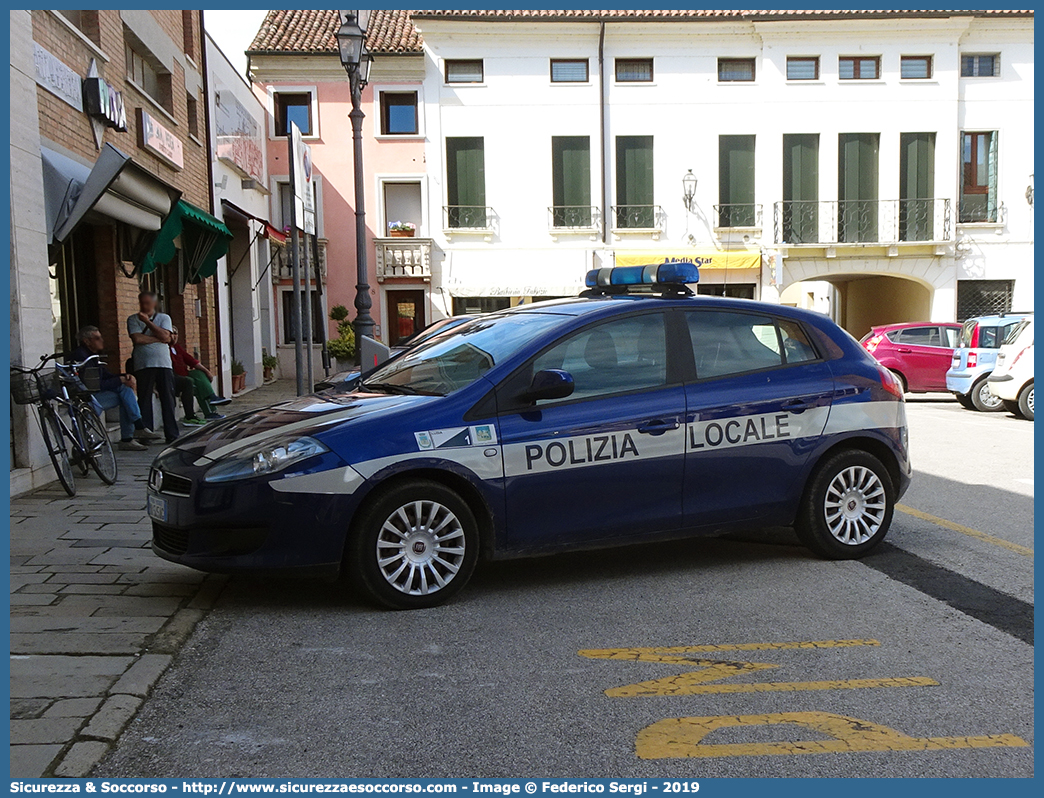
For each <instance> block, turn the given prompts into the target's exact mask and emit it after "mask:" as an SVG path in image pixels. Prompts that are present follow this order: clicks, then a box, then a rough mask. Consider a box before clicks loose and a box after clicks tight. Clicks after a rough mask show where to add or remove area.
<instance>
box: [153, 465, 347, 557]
mask: <svg viewBox="0 0 1044 798" xmlns="http://www.w3.org/2000/svg"><path fill="white" fill-rule="evenodd" d="M194 459H195V458H194V456H191V455H188V454H187V453H185V452H182V451H179V450H177V449H168V450H167V451H165V452H163V453H162V454H161V455H160V456H159V457H158V458H157V459H156V462H155V463H153V470H152V471H151V472H150V479H149V488H148V496H149V514H150V516H151V517H152V532H153V537H152V550H153V551H154V552H155V553H156V554H157V555H158V556H159V557H162V558H163V559H165V560H169V561H171V562H176V563H180V564H181V565H186V566H188V567H190V568H195V569H197V570H200V571H208V572H214V573H233V572H237V571H251V572H280V573H286V574H301V575H305V574H307V575H314V576H322V577H335V576H336V575H337V574H338V573H339V572H340V568H341V560H342V557H343V553H344V544H345V539H346V537H347V534H348V528H349V525H350V522H351V518H352V516H353V514H354V512H355V509H356V507H357V505H358V499H357V497H355V496H354V495H350V494H341V495H338V494H320V495H317V494H312V493H288V492H283V491H277V490H274V489H273V488H272V486H271V483H272V482H275V481H277V480H278V479H279V478H280V475H278V474H276V475H272V476H266V477H258V478H253V479H245V480H236V481H233V482H224V483H215V484H210V483H206V482H204V481H203V479H202V477H203V473H204V470H205V469H204V468H203V467H200V466H196V465H194V463H193V460H194ZM157 473H159V474H161V475H162V477H161V478H159V479H157V478H156V474H157Z"/></svg>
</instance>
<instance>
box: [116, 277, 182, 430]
mask: <svg viewBox="0 0 1044 798" xmlns="http://www.w3.org/2000/svg"><path fill="white" fill-rule="evenodd" d="M172 329H174V325H173V323H172V322H171V320H170V316H168V315H167V314H166V313H159V312H158V311H157V310H156V295H155V294H154V293H152V292H151V291H142V292H141V293H140V294H138V312H137V313H135V314H134V315H133V316H131V317H130V318H128V319H127V332H128V333H129V334H130V338H131V341H133V342H134V356H133V359H134V377H135V378H136V379H137V381H138V404H139V405H140V406H141V420H142V421H143V422H145V426H146V427H148V428H149V429H152V428H153V423H152V391H153V389H155V390H156V392H157V393H158V394H159V400H160V408H161V409H162V411H163V434H164V436H165V438H166V442H167V443H171V442H173V441H175V440H177V438H178V419H177V416H176V413H175V399H174V369H173V367H172V365H171V362H170V341H171V334H170V331H171V330H172Z"/></svg>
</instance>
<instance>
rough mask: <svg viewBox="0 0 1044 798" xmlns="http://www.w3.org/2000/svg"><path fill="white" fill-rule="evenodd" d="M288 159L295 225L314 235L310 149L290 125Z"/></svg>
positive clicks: (298, 132) (295, 127) (296, 129)
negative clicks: (295, 209)
mask: <svg viewBox="0 0 1044 798" xmlns="http://www.w3.org/2000/svg"><path fill="white" fill-rule="evenodd" d="M290 157H291V159H292V165H293V172H292V174H291V179H292V180H293V190H294V200H295V202H296V203H297V208H298V209H299V213H298V215H297V224H298V226H299V227H300V228H301V229H302V230H304V231H305V232H306V233H307V234H308V235H315V184H314V181H313V180H312V177H313V175H312V148H311V147H309V146H308V145H307V144H305V143H304V140H303V139H302V138H301V129H300V128H299V127H298V126H297V125H296V124H294V123H291V124H290Z"/></svg>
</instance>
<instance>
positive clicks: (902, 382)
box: [888, 369, 910, 393]
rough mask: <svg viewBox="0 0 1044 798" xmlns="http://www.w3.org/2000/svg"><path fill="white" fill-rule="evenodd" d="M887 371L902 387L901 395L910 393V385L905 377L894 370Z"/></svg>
mask: <svg viewBox="0 0 1044 798" xmlns="http://www.w3.org/2000/svg"><path fill="white" fill-rule="evenodd" d="M888 370H889V371H890V372H892V374H894V375H895V378H896V379H897V380H899V385H901V386H902V389H903V393H909V392H910V384H909V383H908V382H907V381H906V377H904V376H903V375H902V374H900V373H899V372H898V371H896V370H895V369H888Z"/></svg>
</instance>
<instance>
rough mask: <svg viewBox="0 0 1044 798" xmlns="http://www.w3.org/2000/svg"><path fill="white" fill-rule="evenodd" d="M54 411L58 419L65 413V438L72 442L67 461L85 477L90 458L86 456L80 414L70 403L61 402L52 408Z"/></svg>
mask: <svg viewBox="0 0 1044 798" xmlns="http://www.w3.org/2000/svg"><path fill="white" fill-rule="evenodd" d="M54 413H55V415H56V416H58V417H59V420H62V419H61V415H62V414H64V415H65V419H64V421H65V425H64V426H65V438H66V440H68V441H69V443H70V444H72V445H71V446H70V447H69V462H70V463H72V465H73V468H76V469H78V470H79V472H80V476H81V477H86V476H87V475H88V474H90V473H91V459H90V457H88V456H87V448H86V446H85V442H84V430H83V429H82V427H83V422H82V421H81V420H80V414H79V412H78V411H77V410H76V409H75V408H74V407H72V406H71V405H61V404H60V405H58V407H56V408H55V409H54Z"/></svg>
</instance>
